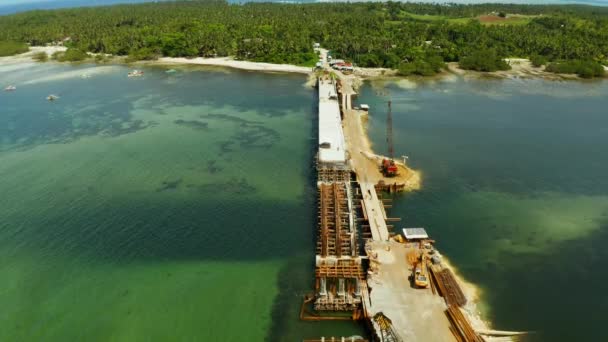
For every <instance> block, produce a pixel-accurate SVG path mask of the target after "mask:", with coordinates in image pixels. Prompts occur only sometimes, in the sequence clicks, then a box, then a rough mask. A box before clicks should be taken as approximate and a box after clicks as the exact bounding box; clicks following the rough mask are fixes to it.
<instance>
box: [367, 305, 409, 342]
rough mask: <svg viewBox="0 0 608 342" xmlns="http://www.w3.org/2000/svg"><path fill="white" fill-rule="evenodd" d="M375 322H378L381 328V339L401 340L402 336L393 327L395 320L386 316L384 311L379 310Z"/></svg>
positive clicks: (390, 341)
mask: <svg viewBox="0 0 608 342" xmlns="http://www.w3.org/2000/svg"><path fill="white" fill-rule="evenodd" d="M373 320H374V322H375V323H376V324H378V327H379V328H380V336H379V337H380V341H382V342H401V341H402V340H401V338H400V337H399V335H397V333H396V332H395V329H394V328H393V322H392V321H391V320H390V318H388V317H386V316H385V315H384V313H382V312H378V313H377V314H375V315H374V318H373Z"/></svg>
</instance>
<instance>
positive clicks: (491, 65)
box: [460, 49, 511, 71]
mask: <svg viewBox="0 0 608 342" xmlns="http://www.w3.org/2000/svg"><path fill="white" fill-rule="evenodd" d="M460 67H461V68H463V69H468V70H476V71H497V70H509V69H511V66H509V64H507V62H505V61H504V60H503V59H502V57H501V56H499V55H498V54H497V53H496V50H494V49H483V50H478V51H473V52H471V53H469V54H468V55H466V56H463V57H462V58H461V59H460Z"/></svg>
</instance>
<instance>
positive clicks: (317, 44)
mask: <svg viewBox="0 0 608 342" xmlns="http://www.w3.org/2000/svg"><path fill="white" fill-rule="evenodd" d="M312 47H313V48H314V49H318V48H320V47H321V44H319V43H314V44H312Z"/></svg>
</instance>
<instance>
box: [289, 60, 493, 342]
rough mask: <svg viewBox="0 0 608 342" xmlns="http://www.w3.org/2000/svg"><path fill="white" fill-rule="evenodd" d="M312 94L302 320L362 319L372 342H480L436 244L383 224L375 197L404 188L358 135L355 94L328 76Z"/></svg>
mask: <svg viewBox="0 0 608 342" xmlns="http://www.w3.org/2000/svg"><path fill="white" fill-rule="evenodd" d="M317 85H318V97H319V116H318V124H319V140H318V153H317V158H316V169H317V191H318V221H317V233H318V234H317V243H316V256H315V282H314V293H313V294H310V295H308V296H306V298H305V300H304V303H303V305H302V310H301V313H300V317H301V318H302V319H304V320H339V319H354V320H363V321H364V322H365V323H366V324H367V326H368V327H369V328H370V331H371V334H372V340H374V341H383V342H388V341H484V340H485V338H487V334H488V332H487V331H486V332H485V333H486V335H485V336H484V335H483V334H482V333H480V332H478V331H476V330H475V328H474V327H473V325H472V324H471V322H470V320H469V319H468V318H467V312H466V310H463V308H464V307H465V305H466V304H467V298H466V296H465V295H464V293H463V291H462V290H461V288H460V285H459V283H458V282H457V280H456V278H455V276H454V275H453V274H452V272H451V270H450V269H449V268H448V267H446V266H445V265H444V263H442V261H441V255H440V254H439V252H438V251H437V250H436V249H435V248H434V241H433V240H431V239H429V237H428V235H427V233H426V231H425V230H424V229H420V228H415V229H404V230H403V235H402V234H401V232H396V231H395V229H394V225H392V224H391V223H392V222H398V221H399V220H400V219H398V218H390V217H388V216H387V209H388V208H390V203H391V201H390V199H383V198H382V195H381V194H382V192H383V191H384V190H389V191H391V190H402V189H404V188H407V186H408V184H407V182H402V183H401V184H397V183H396V182H395V183H393V185H392V186H388V187H387V182H386V179H385V178H383V176H382V174H381V160H382V159H381V158H374V157H373V156H372V155H373V153H372V152H371V150H370V148H369V143H368V142H367V137H365V136H364V135H363V134H356V133H360V132H361V128H360V126H361V117H362V116H363V115H367V113H366V112H363V111H361V110H357V109H353V108H352V97H353V96H354V95H355V92H354V91H353V89H352V87H351V86H350V85H349V84H348V81H347V79H346V78H345V77H344V75H342V74H341V73H339V72H331V73H330V72H329V71H328V70H325V71H324V73H323V74H322V75H321V76H320V77H319V78H318V83H317ZM361 146H363V147H361ZM370 163H371V164H370ZM369 165H373V167H371V168H370V166H369ZM405 169H407V168H405ZM400 172H403V171H400ZM421 266H423V267H421ZM310 341H353V342H354V341H363V340H362V339H360V338H357V339H355V338H354V337H347V338H344V337H342V338H335V337H332V338H326V337H321V338H318V337H314V339H311V340H310Z"/></svg>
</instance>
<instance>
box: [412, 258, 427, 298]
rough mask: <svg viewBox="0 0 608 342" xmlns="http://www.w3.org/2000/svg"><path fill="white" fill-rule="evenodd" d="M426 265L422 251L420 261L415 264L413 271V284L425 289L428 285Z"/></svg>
mask: <svg viewBox="0 0 608 342" xmlns="http://www.w3.org/2000/svg"><path fill="white" fill-rule="evenodd" d="M428 273H429V272H428V269H427V266H426V254H424V253H422V255H421V256H420V261H419V262H418V263H417V264H416V268H415V271H414V284H415V285H416V287H418V288H421V289H426V288H427V287H429V275H428Z"/></svg>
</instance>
